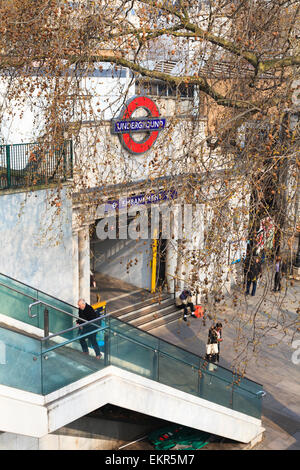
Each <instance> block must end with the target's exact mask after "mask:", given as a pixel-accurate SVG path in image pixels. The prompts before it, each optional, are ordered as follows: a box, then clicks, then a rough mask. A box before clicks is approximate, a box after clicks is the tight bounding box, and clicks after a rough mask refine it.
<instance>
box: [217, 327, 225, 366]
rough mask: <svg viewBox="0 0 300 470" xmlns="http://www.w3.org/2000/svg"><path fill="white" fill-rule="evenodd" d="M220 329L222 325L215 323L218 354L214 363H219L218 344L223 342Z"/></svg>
mask: <svg viewBox="0 0 300 470" xmlns="http://www.w3.org/2000/svg"><path fill="white" fill-rule="evenodd" d="M222 329H223V325H222V323H220V322H218V323H216V332H217V337H218V354H217V357H216V362H219V361H220V343H221V342H222V341H223V338H222Z"/></svg>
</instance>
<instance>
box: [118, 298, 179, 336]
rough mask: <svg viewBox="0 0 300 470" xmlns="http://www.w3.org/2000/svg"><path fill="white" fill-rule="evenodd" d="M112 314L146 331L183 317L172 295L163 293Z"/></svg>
mask: <svg viewBox="0 0 300 470" xmlns="http://www.w3.org/2000/svg"><path fill="white" fill-rule="evenodd" d="M110 313H111V315H112V316H114V317H115V318H118V319H119V320H122V321H124V322H126V323H129V324H131V325H133V326H135V327H137V328H140V329H141V330H144V331H151V330H153V329H154V328H158V327H159V326H163V325H167V324H168V323H172V322H174V321H177V320H179V319H180V318H182V310H180V309H178V308H176V306H175V301H174V299H173V298H170V295H168V294H163V295H161V296H159V297H158V296H156V297H153V298H150V299H147V300H144V301H143V302H138V303H135V304H131V305H129V306H127V307H123V308H121V309H118V310H113V311H112V312H110Z"/></svg>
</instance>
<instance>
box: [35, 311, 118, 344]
mask: <svg viewBox="0 0 300 470" xmlns="http://www.w3.org/2000/svg"><path fill="white" fill-rule="evenodd" d="M110 316H111V314H110V313H108V314H107V315H103V316H100V317H98V318H96V319H95V318H94V319H93V320H89V321H85V320H82V319H81V318H79V317H75V318H77V320H80V321H82V323H81V324H80V325H76V326H73V327H71V328H67V329H66V330H61V331H59V332H58V333H53V334H51V335H48V336H45V337H44V338H40V341H48V340H49V339H51V338H54V337H55V336H61V335H63V334H65V333H68V332H69V331H73V330H76V329H77V328H80V327H83V326H86V325H93V326H96V327H97V328H100V327H99V325H97V324H96V323H93V322H95V321H99V320H104V319H105V318H107V317H110Z"/></svg>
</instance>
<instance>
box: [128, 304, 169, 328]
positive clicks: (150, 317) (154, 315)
mask: <svg viewBox="0 0 300 470" xmlns="http://www.w3.org/2000/svg"><path fill="white" fill-rule="evenodd" d="M175 311H176V312H177V309H176V307H175V306H174V303H172V304H170V305H167V306H166V307H165V308H161V309H156V310H154V311H153V312H151V313H148V314H146V315H143V314H141V315H140V316H139V317H138V318H136V319H135V320H133V321H131V322H130V324H131V325H133V326H136V327H138V328H139V327H141V326H142V325H145V324H148V323H150V322H153V321H156V320H157V319H158V318H164V317H166V316H167V315H169V314H170V313H174V312H175Z"/></svg>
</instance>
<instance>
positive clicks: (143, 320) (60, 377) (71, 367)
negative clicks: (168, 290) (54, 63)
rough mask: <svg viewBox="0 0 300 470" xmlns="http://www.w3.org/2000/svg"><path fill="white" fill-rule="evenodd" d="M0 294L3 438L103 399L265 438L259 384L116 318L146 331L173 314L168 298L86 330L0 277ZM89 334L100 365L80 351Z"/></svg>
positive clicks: (46, 299) (58, 423)
mask: <svg viewBox="0 0 300 470" xmlns="http://www.w3.org/2000/svg"><path fill="white" fill-rule="evenodd" d="M0 295H1V305H0V346H1V348H0V409H1V410H2V412H1V413H0V431H1V432H7V433H16V434H21V435H24V436H31V437H37V438H40V437H43V436H45V435H47V434H49V433H53V432H55V431H56V430H58V429H60V428H61V427H63V426H65V425H67V424H68V423H71V422H73V421H75V420H76V419H79V418H81V417H83V416H85V415H87V414H88V413H91V412H92V411H94V410H96V409H98V408H100V407H102V406H104V405H106V404H107V403H110V404H112V405H115V406H118V407H121V408H125V409H128V410H132V411H136V412H139V413H143V414H146V415H149V416H153V417H156V418H160V419H163V420H165V421H168V422H173V423H177V424H181V425H183V426H187V427H191V428H194V429H199V430H202V431H205V432H208V433H210V434H215V435H218V436H223V437H226V438H228V439H233V440H236V441H239V442H243V443H249V442H251V441H253V440H255V439H257V438H258V437H259V436H261V435H262V432H263V428H262V426H261V406H262V396H263V393H264V392H263V389H262V386H261V385H260V384H258V383H256V382H253V381H252V380H249V379H247V378H246V377H240V376H237V375H236V374H234V373H233V372H232V371H231V370H229V369H225V368H223V367H220V366H216V365H214V364H211V363H208V362H207V361H206V360H205V359H203V358H202V357H200V356H198V355H196V354H193V353H191V352H189V351H187V350H185V349H183V348H180V347H178V346H175V345H173V344H171V343H168V342H167V341H165V340H162V339H160V338H158V337H156V336H153V335H151V334H150V333H149V332H147V331H145V330H143V329H141V328H140V327H139V328H137V327H136V326H134V325H133V324H130V323H128V322H124V321H123V320H122V319H121V318H120V317H122V316H123V318H126V316H127V320H128V319H130V321H131V322H132V323H133V322H135V323H136V324H142V325H143V327H144V328H148V327H149V323H151V321H152V320H151V317H153V315H155V314H157V315H158V314H160V315H161V317H159V318H156V319H154V321H157V320H159V321H161V320H163V317H165V319H167V318H168V317H169V319H170V317H171V315H173V313H175V312H173V313H172V309H173V308H174V305H172V303H173V300H172V299H169V298H168V297H166V298H162V299H161V300H160V302H158V301H157V302H154V303H153V301H149V300H147V301H144V302H140V303H139V304H137V305H135V306H134V309H133V310H132V309H131V308H129V307H126V308H124V309H122V311H119V312H118V314H119V317H116V316H113V315H111V314H108V315H105V316H103V317H100V318H99V319H97V320H93V321H92V323H93V324H94V326H95V329H94V330H93V332H88V333H85V332H84V331H82V330H80V329H79V326H78V325H75V326H72V325H74V320H75V318H77V317H76V314H75V312H76V311H77V309H76V308H75V307H73V306H71V305H69V304H66V303H65V302H62V301H60V300H58V299H55V298H54V297H51V296H48V295H47V294H45V293H42V292H40V291H37V290H35V289H32V288H31V287H30V286H26V285H25V284H22V283H19V282H18V281H16V280H13V279H11V278H7V277H6V276H4V275H1V274H0ZM45 307H46V308H45ZM76 313H77V312H76ZM178 314H179V315H180V312H179V313H178ZM95 322H97V323H95ZM62 325H63V329H60V326H62ZM91 334H97V341H98V342H99V340H100V342H101V344H102V346H101V348H102V358H101V359H100V360H97V358H96V357H95V354H94V351H93V350H92V349H91V347H90V348H89V355H85V354H83V353H82V350H81V347H80V343H79V340H80V339H82V338H84V339H85V340H88V339H89V337H90V335H91ZM98 338H99V339H98ZM100 342H99V344H100Z"/></svg>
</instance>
